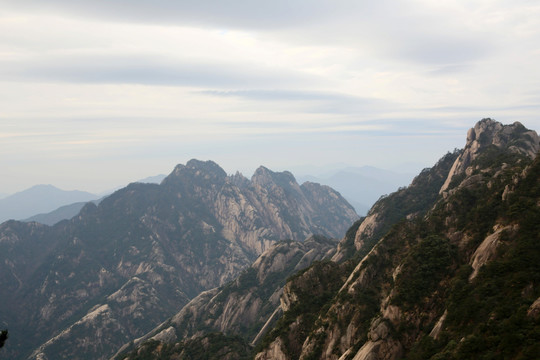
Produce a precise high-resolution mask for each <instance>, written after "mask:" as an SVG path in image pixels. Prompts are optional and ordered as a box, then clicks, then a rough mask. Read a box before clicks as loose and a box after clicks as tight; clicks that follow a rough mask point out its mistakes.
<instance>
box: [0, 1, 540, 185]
mask: <svg viewBox="0 0 540 360" xmlns="http://www.w3.org/2000/svg"><path fill="white" fill-rule="evenodd" d="M0 6H1V8H2V12H1V13H0V168H1V169H2V176H1V177H0V192H2V193H13V192H15V191H18V190H22V189H24V188H27V187H30V186H32V185H34V184H40V183H45V184H47V183H50V184H54V185H56V186H59V187H61V188H64V189H68V190H69V189H81V190H86V191H92V192H100V191H104V190H107V189H109V188H112V187H115V186H118V185H120V184H124V183H127V182H130V181H134V180H137V179H140V178H144V177H147V176H150V175H156V174H159V173H168V172H170V171H171V170H172V168H173V167H174V166H175V165H176V164H177V163H185V162H186V161H187V160H189V159H191V158H199V159H203V160H206V159H211V160H214V161H216V162H217V163H219V164H220V165H221V166H223V167H224V168H225V169H226V170H227V171H228V172H230V173H232V172H234V171H236V170H240V171H242V172H244V173H245V174H246V175H248V176H249V175H250V174H251V172H252V171H253V170H254V169H255V168H256V167H257V166H259V165H261V164H264V165H265V166H267V167H269V168H272V169H274V170H284V169H290V170H294V169H295V168H296V169H299V168H300V167H301V166H306V165H310V164H312V165H322V164H332V163H338V162H339V163H345V164H348V165H353V166H362V165H375V166H378V167H383V168H393V167H396V166H397V165H399V164H403V163H410V162H413V163H415V164H417V165H418V166H420V167H421V166H431V165H432V164H433V163H434V162H435V161H436V160H437V159H439V158H440V157H441V156H442V155H443V154H444V153H445V152H446V151H448V150H451V149H453V148H455V147H462V146H463V145H464V144H465V139H464V138H463V134H464V133H465V132H466V130H467V129H468V128H470V127H471V126H473V125H474V123H475V122H476V121H478V120H480V119H481V118H484V117H492V118H494V119H496V120H498V121H501V122H503V123H512V122H514V121H520V122H522V123H523V124H524V125H525V126H527V127H528V128H532V129H535V130H537V131H538V130H539V129H540V119H539V117H538V110H539V107H540V66H538V64H540V4H539V3H538V2H537V1H519V2H517V1H496V0H490V1H467V2H464V1H441V0H437V1H435V0H418V1H377V2H374V1H352V0H351V1H348V0H343V1H339V0H334V1H318V0H311V1H301V0H296V1H295V0H287V1H281V0H277V1H271V2H268V1H232V0H231V1H226V2H222V1H204V2H203V1H166V0H160V1H142V0H137V1H135V0H130V1H127V0H117V1H106V0H93V1H72V0H49V1H40V0H17V1H0ZM415 170H416V169H414V170H413V171H411V172H415Z"/></svg>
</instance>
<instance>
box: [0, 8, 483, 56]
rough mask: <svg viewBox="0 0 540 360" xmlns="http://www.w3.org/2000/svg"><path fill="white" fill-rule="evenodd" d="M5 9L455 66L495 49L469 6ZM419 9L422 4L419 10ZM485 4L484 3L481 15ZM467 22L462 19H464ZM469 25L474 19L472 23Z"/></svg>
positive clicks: (479, 19) (480, 19)
mask: <svg viewBox="0 0 540 360" xmlns="http://www.w3.org/2000/svg"><path fill="white" fill-rule="evenodd" d="M2 3H4V4H3V6H4V7H5V8H7V9H13V10H16V11H17V10H18V11H20V10H23V11H30V10H33V11H35V12H40V11H41V12H47V13H54V14H64V16H68V17H69V16H78V17H81V18H84V19H87V18H88V17H93V18H95V19H99V20H100V21H115V22H118V21H120V22H121V21H124V22H130V23H139V24H140V23H143V24H159V25H168V26H194V27H204V28H214V29H222V30H227V29H236V30H242V31H259V32H261V33H263V34H265V35H267V36H276V37H278V38H279V39H280V41H285V42H292V43H296V44H299V43H302V44H307V43H311V44H326V45H338V46H345V47H348V48H356V49H357V50H359V51H360V52H361V53H374V52H375V53H378V54H379V55H382V56H387V57H389V58H391V59H392V58H393V59H405V60H409V61H412V62H417V63H421V64H445V65H448V64H456V63H462V62H468V61H473V60H476V59H478V58H481V57H484V56H486V55H487V54H489V53H490V52H491V51H492V50H493V44H492V42H491V41H490V38H489V32H488V31H486V30H485V29H483V28H481V27H479V26H477V25H476V24H475V20H476V19H475V18H476V17H478V21H482V18H481V17H480V16H479V14H477V13H476V12H474V11H472V10H473V9H474V6H471V7H472V8H473V9H468V8H467V9H462V8H460V7H458V6H448V7H446V8H445V7H444V6H437V5H436V3H432V2H430V1H423V3H420V4H418V3H415V2H407V1H390V0H380V1H377V2H372V1H358V0H334V1H325V0H275V1H265V2H260V1H250V0H231V1H226V2H224V1H218V0H211V1H196V0H182V1H170V0H156V1H147V0H115V1H108V0H93V1H73V0H49V1H46V2H44V1H40V0H18V1H16V2H10V1H7V2H6V1H0V4H2ZM419 8H420V9H425V10H423V11H420V10H419ZM489 10H490V8H489V7H488V8H487V9H486V15H487V14H489ZM465 19H466V20H468V21H464V20H465ZM471 23H472V24H471Z"/></svg>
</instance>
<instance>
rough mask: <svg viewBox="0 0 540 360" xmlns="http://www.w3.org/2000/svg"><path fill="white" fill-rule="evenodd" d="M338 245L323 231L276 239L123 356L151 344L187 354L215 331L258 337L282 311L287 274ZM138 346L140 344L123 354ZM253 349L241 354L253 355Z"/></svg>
mask: <svg viewBox="0 0 540 360" xmlns="http://www.w3.org/2000/svg"><path fill="white" fill-rule="evenodd" d="M335 245H336V243H335V242H334V241H332V240H330V239H327V238H324V237H320V236H315V237H310V238H309V239H307V240H305V241H304V242H293V241H286V242H279V243H277V244H275V245H273V246H272V247H271V248H270V249H268V250H267V251H265V252H264V253H263V254H262V255H261V256H259V258H258V259H257V260H256V261H255V262H254V263H253V264H252V265H251V267H249V268H248V269H247V270H245V271H244V272H243V273H242V274H241V275H240V276H239V277H238V278H237V279H235V280H234V281H231V282H230V283H228V284H226V285H224V286H223V287H221V288H215V289H212V290H208V291H206V292H203V293H201V294H200V295H199V296H197V297H196V298H194V299H193V300H192V301H190V302H189V304H187V305H186V306H184V308H183V309H182V310H181V311H180V312H179V313H177V314H176V315H174V316H173V317H172V318H171V319H169V320H168V321H166V322H165V323H163V324H162V325H161V326H160V327H158V328H156V329H155V330H153V331H152V332H150V333H149V334H147V335H145V336H144V337H141V338H139V339H137V340H136V341H135V343H134V344H132V345H126V346H124V347H123V348H122V349H121V351H120V354H119V355H117V358H125V359H139V358H142V357H143V354H146V353H147V352H149V349H152V351H151V352H152V353H153V355H152V356H153V357H159V356H164V352H167V354H169V355H172V353H175V354H176V355H177V356H180V357H179V358H183V357H182V352H183V351H184V348H185V346H186V345H187V344H188V343H191V342H193V341H200V339H204V338H205V337H206V336H208V334H215V333H220V334H222V335H223V336H225V337H228V338H229V339H230V338H234V337H235V336H236V337H239V338H240V339H242V340H243V342H244V343H245V344H249V343H256V342H258V340H259V339H260V338H261V337H262V336H263V335H264V334H265V332H266V331H267V330H268V329H269V328H271V326H272V325H273V323H274V322H275V319H277V317H279V315H280V314H281V310H280V309H281V308H280V295H281V294H282V292H283V285H284V284H285V281H286V279H287V277H289V276H290V275H291V274H293V273H295V272H297V271H300V270H302V269H304V268H306V267H307V266H309V265H310V264H312V263H313V262H314V261H318V260H323V259H328V258H330V257H331V256H332V255H333V253H334V251H335ZM156 343H158V344H161V346H158V345H156ZM132 346H134V347H135V349H136V350H134V351H132V352H131V353H130V354H128V355H121V354H122V353H125V352H127V351H129V350H130V347H132ZM174 349H176V350H174ZM250 350H251V349H248V351H245V352H243V353H238V354H237V355H238V356H240V355H243V356H247V355H248V354H249V352H250ZM205 355H206V356H211V355H212V354H210V353H208V352H207V353H206V354H205ZM214 355H215V354H214ZM235 358H237V357H235Z"/></svg>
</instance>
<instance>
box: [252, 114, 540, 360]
mask: <svg viewBox="0 0 540 360" xmlns="http://www.w3.org/2000/svg"><path fill="white" fill-rule="evenodd" d="M479 130H480V131H479ZM473 133H474V134H475V135H472V136H471V134H473ZM479 133H480V134H484V135H482V136H478V135H479ZM479 138H480V139H481V141H478V139H479ZM501 139H504V141H502V140H501ZM475 141H476V144H477V145H475ZM538 148H539V138H538V136H537V134H536V133H535V132H533V131H529V130H527V129H525V128H524V127H523V126H522V125H521V124H518V123H516V124H513V125H507V126H504V125H501V124H499V123H496V122H494V121H493V120H491V119H484V120H482V121H481V122H479V123H478V124H477V125H476V126H475V127H474V129H473V130H471V131H470V132H469V136H468V140H467V145H466V147H465V149H464V150H463V151H461V152H460V153H459V156H457V158H456V159H455V161H454V163H453V164H452V166H451V168H450V169H449V171H448V172H447V174H446V176H443V177H441V176H437V181H436V183H441V179H443V181H442V183H441V185H440V186H441V187H440V189H436V192H437V193H438V192H439V191H440V192H441V195H440V196H438V197H435V200H434V203H433V202H431V201H425V200H427V199H428V198H432V196H431V195H429V196H428V197H427V198H424V197H422V198H421V199H422V202H424V201H425V204H424V206H423V209H421V208H416V209H413V208H406V209H405V210H406V211H403V210H404V209H403V208H399V209H396V210H395V211H398V212H399V214H400V216H395V218H396V219H398V218H400V220H399V221H398V222H393V221H390V222H388V219H391V218H392V217H388V216H387V217H377V216H375V214H383V213H384V211H383V212H382V213H381V211H382V210H384V207H381V205H382V204H381V202H378V204H376V205H375V207H374V208H373V209H372V211H371V212H370V214H371V216H372V219H373V218H374V219H375V220H371V221H370V218H369V217H368V218H366V219H364V220H363V221H361V222H359V223H357V224H356V225H355V227H353V228H352V229H351V230H349V233H348V236H347V237H346V238H345V239H344V240H343V242H342V245H341V248H342V249H343V248H350V247H351V246H352V245H356V246H358V247H357V248H356V247H355V248H356V249H357V255H356V256H352V257H349V260H347V257H346V256H343V255H342V256H341V258H340V259H341V260H342V261H343V262H341V263H340V265H339V266H333V267H329V266H327V265H324V264H316V265H314V266H312V267H310V268H309V269H308V270H307V271H305V272H303V273H301V274H299V275H298V276H296V277H294V278H292V279H291V280H290V281H289V282H288V283H287V285H286V286H285V289H284V293H283V298H282V304H287V305H286V306H285V307H283V310H284V315H283V316H282V318H281V319H280V320H279V321H278V322H277V323H276V326H275V328H274V329H273V330H272V331H271V332H270V333H269V334H268V335H267V336H266V338H265V339H264V340H263V341H262V343H261V345H260V347H259V351H258V354H257V355H256V357H255V358H256V359H340V360H345V359H354V360H364V359H401V358H407V359H429V358H432V359H463V358H489V359H499V358H500V359H502V358H531V359H532V358H535V357H536V356H537V354H538V353H539V351H540V348H539V346H538V344H539V343H540V342H539V340H540V337H539V335H538V334H540V322H539V317H538V313H539V305H538V304H539V303H540V300H539V296H540V278H539V274H540V267H539V264H540V225H539V224H540V222H539V221H538V219H540V159H539V158H536V159H535V160H532V159H534V158H535V157H536V153H535V151H538ZM471 149H474V151H471ZM467 154H470V155H471V156H469V155H467ZM447 160H448V159H447ZM446 162H447V161H445V160H444V159H443V160H442V163H446ZM440 163H441V162H439V164H440ZM441 169H442V168H441ZM431 171H432V170H431ZM431 171H428V172H431ZM424 173H425V174H427V173H426V172H424ZM425 174H424V175H425ZM462 174H463V175H462ZM421 175H422V174H421ZM439 175H444V172H441V173H440V174H439ZM417 179H418V178H417ZM447 179H449V180H447ZM413 184H414V182H413ZM432 184H433V185H434V184H435V183H432ZM400 192H401V193H402V194H403V195H405V194H406V190H402V191H400ZM427 192H428V193H431V194H433V189H431V188H430V189H429V191H427ZM398 194H399V192H398ZM396 196H397V195H396V194H394V195H391V196H390V197H389V198H394V200H397V199H396ZM384 200H385V199H383V201H384ZM377 209H378V210H377ZM411 210H412V212H411ZM390 214H393V212H390ZM366 221H369V223H368V224H366ZM381 221H382V222H381ZM392 223H394V224H393V225H392ZM368 225H369V226H368ZM388 226H390V229H389V230H385V231H383V232H381V233H380V234H382V235H381V236H380V237H379V236H375V237H373V236H374V234H376V233H377V231H378V230H379V229H384V228H385V227H388ZM354 232H356V236H355V237H354V239H355V241H354V242H353V240H352V239H353V236H352V233H354ZM362 239H365V240H366V241H362ZM357 240H360V241H357ZM374 242H375V243H376V244H374V245H373V243H374ZM342 254H348V253H347V252H343V250H342ZM358 254H361V255H360V256H358ZM364 254H366V255H364ZM353 265H354V269H353V270H352V271H350V270H348V269H347V267H351V266H353ZM329 278H331V279H334V281H328V279H329ZM340 279H341V281H340Z"/></svg>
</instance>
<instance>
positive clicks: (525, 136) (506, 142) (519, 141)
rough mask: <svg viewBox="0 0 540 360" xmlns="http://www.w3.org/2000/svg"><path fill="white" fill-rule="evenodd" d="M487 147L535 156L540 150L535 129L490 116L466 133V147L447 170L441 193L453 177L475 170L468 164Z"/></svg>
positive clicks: (469, 173)
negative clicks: (506, 123) (506, 122)
mask: <svg viewBox="0 0 540 360" xmlns="http://www.w3.org/2000/svg"><path fill="white" fill-rule="evenodd" d="M489 147H495V148H497V149H499V150H501V151H505V152H512V153H516V154H520V155H524V156H526V157H528V158H530V159H534V158H535V157H536V155H537V154H538V151H539V150H540V137H538V134H537V133H536V131H534V130H528V129H526V128H525V127H524V126H523V125H522V124H521V123H519V122H515V123H513V124H512V125H503V124H501V123H500V122H497V121H495V120H492V119H489V118H486V119H482V120H481V121H479V122H478V123H477V124H476V125H475V126H474V127H473V128H471V129H470V130H469V132H468V133H467V142H466V144H465V148H464V149H463V151H462V153H461V154H460V156H459V158H458V159H456V162H455V163H454V165H453V166H452V169H450V172H449V173H448V177H447V179H446V181H445V182H444V184H443V186H442V187H441V190H440V192H444V191H445V190H447V189H448V187H449V185H450V182H451V181H452V179H454V177H456V176H459V175H463V174H465V173H467V172H468V173H467V175H471V174H472V172H473V170H474V169H473V168H471V167H470V165H471V163H473V162H474V161H475V160H477V159H478V157H479V156H480V155H481V154H484V153H485V152H486V151H487V150H488V149H489ZM477 166H479V165H477Z"/></svg>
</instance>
